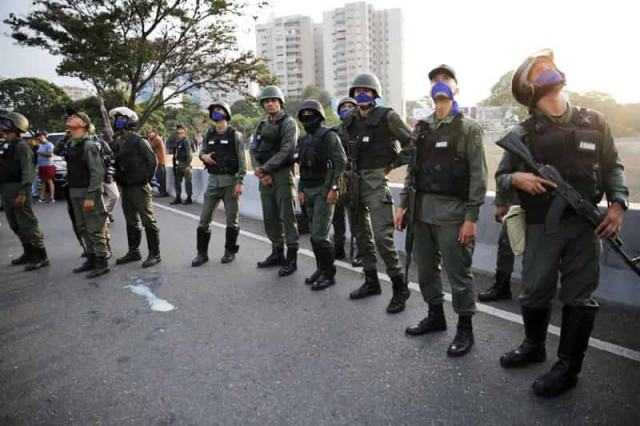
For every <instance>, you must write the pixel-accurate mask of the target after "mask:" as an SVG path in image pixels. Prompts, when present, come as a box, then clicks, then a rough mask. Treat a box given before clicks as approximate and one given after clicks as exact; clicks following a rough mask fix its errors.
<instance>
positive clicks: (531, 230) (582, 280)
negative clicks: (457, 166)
mask: <svg viewBox="0 0 640 426" xmlns="http://www.w3.org/2000/svg"><path fill="white" fill-rule="evenodd" d="M564 85H565V76H564V74H563V73H562V72H561V71H560V70H558V68H557V67H556V65H555V63H554V60H553V53H552V52H551V50H542V51H540V52H537V53H535V54H533V55H532V56H530V57H529V58H527V59H526V60H525V61H524V62H523V63H522V64H521V65H520V67H519V68H518V69H517V70H516V72H515V73H514V75H513V80H512V82H511V90H512V92H513V96H514V98H515V99H516V100H517V101H518V102H519V103H521V104H522V105H525V106H527V107H529V113H530V116H529V117H528V118H527V119H526V120H524V121H523V122H522V123H520V124H519V125H518V126H516V127H515V128H514V129H513V132H514V133H515V134H516V136H518V137H520V139H521V140H522V141H523V142H524V144H525V145H526V146H527V147H528V148H529V150H530V151H531V153H532V154H533V157H534V159H535V161H536V162H539V163H542V164H550V165H553V166H555V167H556V168H557V169H558V170H559V171H560V173H561V174H562V176H563V178H564V179H565V180H566V181H567V182H568V183H569V184H570V185H572V186H573V187H574V188H575V189H576V190H577V191H578V192H580V194H581V195H582V196H583V197H584V198H585V199H586V200H589V201H590V202H593V203H598V202H599V201H600V199H601V198H602V195H603V194H604V193H606V195H607V200H608V201H609V207H608V209H607V211H606V214H605V216H604V219H603V221H602V222H601V224H600V225H599V226H598V228H597V229H596V230H595V233H594V231H593V230H592V229H590V227H589V225H588V224H587V222H586V221H585V220H583V219H582V218H581V217H579V216H578V215H577V214H576V212H575V210H573V209H572V208H571V207H567V208H566V209H565V210H564V213H563V214H562V217H561V218H560V219H559V220H560V223H559V227H558V230H557V232H554V233H551V234H549V233H547V232H546V231H545V218H546V216H547V213H548V212H549V207H550V205H551V203H552V201H553V200H554V199H555V197H557V196H558V195H556V193H555V192H554V191H553V190H552V189H553V187H554V184H553V183H552V182H549V181H547V180H544V179H542V178H539V177H538V176H536V175H535V174H533V173H532V172H531V170H530V169H528V168H526V167H525V166H524V164H523V163H521V161H519V160H518V158H516V157H515V156H513V155H511V154H510V153H508V152H505V153H504V154H503V156H502V160H501V161H500V165H499V166H498V170H497V171H496V182H497V185H498V187H499V188H500V189H501V190H504V191H509V190H512V189H515V190H517V194H518V198H519V199H520V205H521V207H522V208H523V209H524V211H525V217H526V220H527V230H526V236H527V237H526V242H525V249H524V255H523V261H522V267H523V268H522V287H523V288H522V294H521V295H520V303H521V304H522V319H523V320H524V330H525V340H524V342H523V343H522V344H521V345H520V346H519V347H518V348H517V349H515V350H513V351H510V352H507V353H506V354H504V355H503V356H502V357H501V358H500V364H502V366H503V367H505V368H513V367H522V366H525V365H528V364H531V363H538V362H543V361H544V360H545V359H546V351H545V338H546V335H547V327H548V325H549V315H550V313H551V299H552V298H553V296H554V295H555V293H556V289H557V285H558V272H560V283H561V284H560V285H561V288H560V301H561V302H562V303H563V304H564V307H563V308H562V326H561V331H560V345H559V347H558V358H559V359H558V361H557V362H556V363H555V364H554V365H553V367H552V368H551V371H550V372H549V373H547V374H544V375H542V376H540V377H538V378H537V379H536V380H535V381H534V382H533V386H532V387H533V390H534V392H535V393H536V394H537V395H540V396H555V395H559V394H561V393H564V392H566V391H567V390H569V389H571V388H573V387H575V386H576V384H577V380H578V373H580V370H581V368H582V361H583V359H584V354H585V351H586V349H587V346H588V344H589V336H590V335H591V331H592V329H593V323H594V321H595V317H596V313H597V311H598V304H597V303H596V301H595V300H593V299H592V298H591V295H592V293H593V292H594V291H595V290H596V288H597V287H598V280H599V277H600V254H601V249H602V248H601V243H600V240H599V239H598V237H601V238H609V237H613V236H616V235H617V234H618V233H619V232H620V229H621V226H622V219H623V216H624V212H625V211H626V210H627V208H628V205H629V204H628V201H627V196H628V189H627V186H626V184H625V179H624V172H623V166H622V162H621V160H620V156H619V155H618V151H617V149H616V146H615V144H614V141H613V136H612V134H611V129H610V128H609V125H608V124H607V122H606V120H605V118H604V116H603V115H602V114H600V113H599V112H596V111H592V110H588V109H586V108H580V107H576V106H573V105H571V104H570V103H569V102H567V101H566V100H565V99H564V97H563V96H562V93H561V91H562V88H563V87H564Z"/></svg>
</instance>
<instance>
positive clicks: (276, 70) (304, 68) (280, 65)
mask: <svg viewBox="0 0 640 426" xmlns="http://www.w3.org/2000/svg"><path fill="white" fill-rule="evenodd" d="M314 44H315V41H314V26H313V21H312V20H311V18H310V17H308V16H300V15H295V16H285V17H282V18H270V19H269V21H268V22H267V23H265V24H258V25H257V26H256V53H257V55H258V56H259V57H266V58H268V65H269V71H270V72H271V74H273V75H275V76H276V77H277V78H278V80H280V83H281V85H282V89H283V90H284V94H285V96H300V94H301V93H302V91H303V90H304V88H305V87H307V86H308V85H310V84H315V78H316V71H315V52H314V50H315V49H314Z"/></svg>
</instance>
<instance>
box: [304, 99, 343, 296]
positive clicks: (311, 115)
mask: <svg viewBox="0 0 640 426" xmlns="http://www.w3.org/2000/svg"><path fill="white" fill-rule="evenodd" d="M325 118H326V117H325V114H324V108H323V107H322V104H321V103H320V102H318V101H316V100H314V99H307V100H306V101H304V102H303V103H302V104H301V105H300V110H299V112H298V120H300V122H301V123H302V125H303V127H304V130H305V132H306V134H305V135H304V136H303V137H302V138H301V139H300V141H299V144H298V148H297V151H296V155H295V157H296V160H297V162H298V163H299V164H300V182H299V184H298V201H299V202H300V205H301V206H302V208H304V209H305V210H306V211H307V215H308V216H309V220H310V222H311V246H312V247H313V253H314V254H315V256H316V264H317V269H316V271H315V272H314V273H313V274H312V275H311V276H310V277H308V278H306V279H305V280H304V282H305V284H308V285H310V286H311V290H314V291H315V290H324V289H325V288H327V287H330V286H332V285H334V284H335V283H336V281H335V276H336V267H335V266H334V252H333V247H332V246H331V240H330V239H329V227H330V226H331V220H332V219H333V209H334V206H335V204H336V203H337V201H338V196H339V192H340V191H339V188H340V187H339V183H340V178H341V176H342V173H343V172H344V169H345V166H346V164H347V155H346V154H345V152H344V148H343V147H342V143H341V141H340V138H339V137H338V135H337V134H336V133H335V132H334V131H333V130H331V129H329V128H328V127H324V126H322V122H323V121H324V120H325Z"/></svg>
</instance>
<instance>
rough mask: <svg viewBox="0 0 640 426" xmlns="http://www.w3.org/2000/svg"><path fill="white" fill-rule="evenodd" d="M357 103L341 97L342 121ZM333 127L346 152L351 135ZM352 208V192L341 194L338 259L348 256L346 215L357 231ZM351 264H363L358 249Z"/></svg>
mask: <svg viewBox="0 0 640 426" xmlns="http://www.w3.org/2000/svg"><path fill="white" fill-rule="evenodd" d="M356 104H357V102H356V100H355V99H353V98H349V97H345V98H342V99H340V102H338V107H337V112H338V117H340V120H341V121H342V120H344V118H345V117H346V116H347V114H349V112H350V111H351V110H353V109H355V108H356ZM333 129H334V130H335V131H336V133H338V136H340V139H341V141H342V147H343V148H344V150H345V152H346V151H347V149H348V142H349V136H348V135H345V134H343V133H344V132H343V131H342V126H341V124H337V125H335V126H334V128H333ZM348 170H349V165H348V164H347V171H348ZM344 176H345V182H346V181H347V180H348V173H345V175H344ZM348 186H349V184H348V182H347V187H348ZM350 208H351V197H350V194H349V193H348V192H346V193H344V194H340V197H338V203H337V204H336V207H335V209H334V211H333V253H334V255H335V258H336V259H338V260H340V259H344V258H345V257H346V256H347V254H346V252H345V251H344V244H345V242H346V238H345V235H346V233H347V227H346V217H345V216H347V217H349V229H350V230H351V232H355V229H354V227H353V223H351V216H349V214H350ZM366 226H367V230H368V231H369V233H370V234H371V236H369V237H368V238H372V235H373V234H372V231H371V223H370V222H368V223H367V224H366ZM351 265H352V266H355V267H360V266H362V259H361V258H360V256H358V255H357V251H356V255H355V256H354V258H353V259H351Z"/></svg>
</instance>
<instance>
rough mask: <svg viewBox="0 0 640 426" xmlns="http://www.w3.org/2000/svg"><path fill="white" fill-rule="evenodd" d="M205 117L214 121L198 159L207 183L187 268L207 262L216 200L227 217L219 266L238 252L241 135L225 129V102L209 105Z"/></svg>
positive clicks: (227, 110)
mask: <svg viewBox="0 0 640 426" xmlns="http://www.w3.org/2000/svg"><path fill="white" fill-rule="evenodd" d="M209 116H210V117H211V119H212V120H213V122H214V125H213V126H211V127H210V128H209V129H207V131H206V132H205V134H204V137H203V139H202V148H200V155H199V157H200V160H202V162H203V163H204V164H205V168H206V169H207V171H208V172H209V183H208V185H207V191H206V192H205V194H204V206H203V207H202V214H201V215H200V223H199V224H198V230H197V234H196V237H197V249H198V254H197V256H196V258H195V259H193V262H191V266H200V265H202V264H203V263H205V262H207V261H209V256H208V255H207V250H208V247H209V239H210V238H211V229H210V225H211V219H212V217H213V214H214V213H215V211H216V210H217V209H218V205H219V204H220V201H222V202H223V203H224V211H225V214H226V216H227V228H226V234H225V237H226V238H225V240H226V241H225V244H224V255H223V256H222V259H220V261H221V262H222V263H229V262H232V261H233V260H234V259H235V257H236V253H238V249H239V248H240V247H239V246H238V244H237V241H238V234H240V226H239V224H238V200H239V199H240V196H241V195H242V182H243V180H244V176H245V175H246V174H247V162H246V158H245V155H244V142H243V138H242V133H240V132H238V131H237V130H236V129H234V128H233V127H230V126H229V120H231V108H230V107H229V104H227V103H226V102H214V103H212V104H211V105H209Z"/></svg>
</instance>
